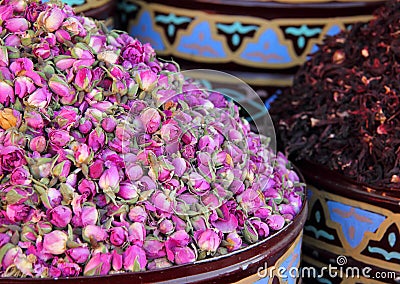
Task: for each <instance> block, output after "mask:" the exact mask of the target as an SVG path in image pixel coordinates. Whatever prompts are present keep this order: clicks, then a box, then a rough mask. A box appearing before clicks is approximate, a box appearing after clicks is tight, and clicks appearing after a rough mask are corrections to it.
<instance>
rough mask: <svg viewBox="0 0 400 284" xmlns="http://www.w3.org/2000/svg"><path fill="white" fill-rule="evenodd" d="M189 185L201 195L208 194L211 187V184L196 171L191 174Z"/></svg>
mask: <svg viewBox="0 0 400 284" xmlns="http://www.w3.org/2000/svg"><path fill="white" fill-rule="evenodd" d="M189 185H190V186H191V187H192V189H193V191H194V192H196V194H198V195H200V196H201V195H204V194H206V193H207V192H208V191H209V190H210V188H211V186H210V184H209V183H208V182H207V181H206V180H205V179H204V178H203V177H202V176H201V175H200V174H198V173H196V172H192V173H191V174H190V176H189Z"/></svg>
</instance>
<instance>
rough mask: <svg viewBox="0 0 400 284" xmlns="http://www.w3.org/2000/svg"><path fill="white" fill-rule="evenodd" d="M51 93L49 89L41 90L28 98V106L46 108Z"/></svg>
mask: <svg viewBox="0 0 400 284" xmlns="http://www.w3.org/2000/svg"><path fill="white" fill-rule="evenodd" d="M50 100H51V93H50V92H49V90H48V89H47V88H40V89H37V90H36V91H35V92H33V93H32V94H31V95H29V97H28V100H27V102H28V104H29V105H31V106H34V107H38V108H45V107H47V106H48V105H49V103H50Z"/></svg>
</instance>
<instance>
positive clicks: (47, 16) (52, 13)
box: [38, 7, 65, 32]
mask: <svg viewBox="0 0 400 284" xmlns="http://www.w3.org/2000/svg"><path fill="white" fill-rule="evenodd" d="M64 19H65V13H64V12H63V11H62V10H61V9H59V8H58V7H51V8H49V9H47V10H46V11H43V12H41V13H40V14H39V17H38V22H39V24H41V26H43V27H44V28H45V29H46V30H47V31H48V32H54V31H56V30H58V29H59V28H60V26H61V25H62V23H63V22H64Z"/></svg>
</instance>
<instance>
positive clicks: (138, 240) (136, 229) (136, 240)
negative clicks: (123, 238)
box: [128, 222, 146, 246]
mask: <svg viewBox="0 0 400 284" xmlns="http://www.w3.org/2000/svg"><path fill="white" fill-rule="evenodd" d="M145 239H146V229H145V227H144V225H143V223H139V222H135V223H132V224H131V225H130V226H129V229H128V240H129V241H130V242H131V243H133V244H136V245H139V246H143V242H144V240H145Z"/></svg>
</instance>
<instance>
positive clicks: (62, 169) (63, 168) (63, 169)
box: [52, 160, 72, 182]
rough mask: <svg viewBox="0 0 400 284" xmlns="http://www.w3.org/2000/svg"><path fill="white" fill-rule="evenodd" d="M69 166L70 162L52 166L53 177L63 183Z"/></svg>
mask: <svg viewBox="0 0 400 284" xmlns="http://www.w3.org/2000/svg"><path fill="white" fill-rule="evenodd" d="M71 166H72V162H71V161H70V160H64V161H62V162H61V163H59V164H57V165H55V166H54V168H53V169H52V174H53V176H54V177H57V178H59V179H60V181H62V182H65V181H66V179H67V177H68V175H69V173H70V171H71Z"/></svg>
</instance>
